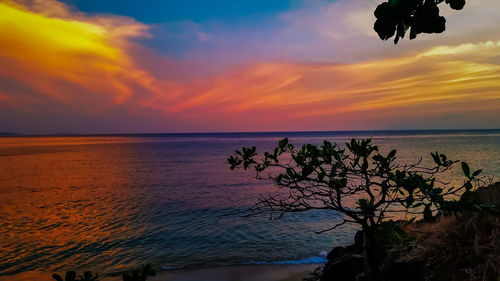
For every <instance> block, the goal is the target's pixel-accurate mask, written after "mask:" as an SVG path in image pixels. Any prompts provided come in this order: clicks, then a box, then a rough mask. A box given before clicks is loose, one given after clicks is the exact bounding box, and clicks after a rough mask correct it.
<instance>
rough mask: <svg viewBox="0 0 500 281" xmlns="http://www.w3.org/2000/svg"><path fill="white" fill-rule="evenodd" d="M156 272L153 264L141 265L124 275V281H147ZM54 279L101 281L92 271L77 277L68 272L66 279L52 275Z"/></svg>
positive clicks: (63, 280) (60, 280)
mask: <svg viewBox="0 0 500 281" xmlns="http://www.w3.org/2000/svg"><path fill="white" fill-rule="evenodd" d="M155 275H156V272H155V271H154V270H153V268H152V267H151V264H149V263H148V264H146V265H141V266H140V267H139V268H137V269H134V270H132V271H130V272H126V273H123V274H122V278H123V281H146V280H147V278H148V276H155ZM52 278H54V279H55V280H57V281H99V274H95V275H93V274H92V272H90V271H85V272H84V273H83V275H81V276H79V277H77V275H76V272H75V271H68V272H66V275H65V277H64V279H63V278H62V277H61V276H60V275H59V274H56V273H54V274H52Z"/></svg>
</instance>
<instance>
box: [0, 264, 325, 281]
mask: <svg viewBox="0 0 500 281" xmlns="http://www.w3.org/2000/svg"><path fill="white" fill-rule="evenodd" d="M318 266H320V264H301V265H237V266H223V267H211V268H201V269H190V270H169V271H161V272H158V273H157V275H156V276H154V277H151V278H148V281H301V280H302V279H303V278H304V277H306V276H308V275H309V273H310V272H311V271H313V270H314V269H315V268H316V267H318ZM51 275H52V274H51V273H49V272H41V271H30V272H25V273H21V274H18V275H14V276H2V277H0V281H39V280H47V281H48V280H53V279H52V277H51ZM99 280H101V281H121V280H122V278H121V276H115V277H110V276H106V277H104V278H101V279H99Z"/></svg>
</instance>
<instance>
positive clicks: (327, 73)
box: [145, 41, 500, 130]
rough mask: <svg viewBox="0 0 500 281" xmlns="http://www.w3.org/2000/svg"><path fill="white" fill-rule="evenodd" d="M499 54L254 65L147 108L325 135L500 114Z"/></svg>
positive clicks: (484, 49) (470, 48) (444, 49)
mask: <svg viewBox="0 0 500 281" xmlns="http://www.w3.org/2000/svg"><path fill="white" fill-rule="evenodd" d="M498 52H500V41H499V42H492V41H490V42H484V43H477V44H466V45H458V46H440V47H435V48H432V49H429V50H427V51H424V52H421V53H419V54H416V55H414V54H412V55H408V56H403V57H399V58H391V59H379V60H373V61H368V62H361V63H356V64H320V63H303V64H300V63H287V62H275V63H271V62H267V63H257V64H254V65H252V66H248V67H244V68H240V69H232V70H231V71H229V72H227V73H223V74H221V75H219V76H217V77H214V78H213V79H209V80H206V81H203V82H199V83H195V84H191V85H184V86H183V87H180V86H178V87H177V88H176V93H177V94H176V98H174V99H168V100H162V99H161V96H159V97H157V98H154V99H152V100H150V101H149V102H147V103H145V105H146V106H149V107H152V108H155V109H159V110H163V111H164V112H165V113H166V114H169V115H175V116H178V117H181V118H186V119H198V120H200V122H210V120H211V122H225V123H232V124H233V128H234V129H237V128H238V124H242V123H241V122H252V121H249V120H253V121H254V122H256V123H257V122H262V123H261V124H262V126H263V127H266V126H267V125H269V124H270V123H269V122H268V121H273V120H276V119H278V120H280V122H281V123H295V124H297V122H303V121H304V120H307V122H309V124H310V125H311V126H318V125H321V126H322V128H323V129H328V128H329V127H328V126H329V124H328V122H329V121H325V120H331V119H333V118H336V117H341V118H342V119H341V120H338V121H340V122H343V123H345V124H349V123H350V122H358V121H359V122H361V121H360V120H367V122H369V120H371V119H373V118H374V117H375V115H376V116H379V117H383V118H390V116H392V117H393V118H401V116H404V115H408V114H410V112H415V111H418V112H419V114H421V115H422V116H427V117H428V116H438V115H439V114H446V113H450V112H455V113H456V112H468V111H471V110H476V111H481V110H483V111H484V112H485V114H491V112H492V111H495V110H498V108H500V82H499V81H500V65H499V62H496V63H495V62H494V59H495V57H496V56H497V55H496V54H498ZM263 114H264V116H262V115H263ZM475 114H476V113H475ZM218 116H224V117H225V118H222V117H221V118H219V117H218ZM322 122H323V123H322ZM272 126H274V127H269V128H268V129H272V130H278V129H279V126H278V124H277V122H275V124H273V125H272ZM303 127H304V128H305V129H307V124H303ZM367 127H368V126H367ZM330 128H331V127H330Z"/></svg>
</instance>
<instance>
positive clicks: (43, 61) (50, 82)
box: [0, 1, 151, 107]
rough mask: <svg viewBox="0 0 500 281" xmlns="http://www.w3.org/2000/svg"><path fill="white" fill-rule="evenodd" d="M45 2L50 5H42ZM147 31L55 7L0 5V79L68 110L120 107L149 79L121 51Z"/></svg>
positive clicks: (38, 3)
mask: <svg viewBox="0 0 500 281" xmlns="http://www.w3.org/2000/svg"><path fill="white" fill-rule="evenodd" d="M48 2H49V3H50V2H52V3H53V4H54V5H53V6H50V5H42V4H43V3H48ZM51 7H53V10H51ZM37 12H38V13H37ZM147 29H148V28H147V26H145V25H143V24H141V23H137V22H135V21H133V20H131V19H128V18H123V17H103V16H101V17H86V16H85V15H83V14H81V13H76V12H75V13H73V12H72V11H71V10H70V9H69V8H68V7H67V6H65V5H64V4H62V3H59V2H55V1H45V2H44V1H34V2H33V3H32V4H31V6H23V5H22V4H16V3H13V2H0V59H1V60H2V61H3V64H2V65H3V66H4V67H2V68H1V69H0V75H1V76H2V77H7V78H9V79H11V80H12V81H18V82H19V83H22V84H24V85H29V86H31V87H32V89H33V90H34V91H35V92H38V93H40V94H43V95H47V96H50V97H52V98H55V99H57V100H59V101H61V102H64V103H67V104H70V105H76V106H79V107H81V106H88V107H93V106H96V107H105V105H106V104H109V103H111V104H120V103H123V102H125V101H126V100H128V99H129V98H131V96H132V95H133V87H134V85H139V86H143V87H148V82H147V81H148V80H150V79H151V78H150V77H149V75H148V74H147V73H146V72H144V71H142V70H140V69H137V68H136V67H135V66H134V63H133V60H132V59H131V58H130V57H129V56H128V55H127V51H126V50H127V48H128V47H129V46H130V44H131V42H130V40H131V38H133V37H137V36H147ZM99 100H100V102H99Z"/></svg>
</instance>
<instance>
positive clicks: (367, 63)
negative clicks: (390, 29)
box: [0, 0, 500, 134]
mask: <svg viewBox="0 0 500 281" xmlns="http://www.w3.org/2000/svg"><path fill="white" fill-rule="evenodd" d="M381 2H382V0H337V1H326V0H325V1H323V0H313V1H307V0H288V1H285V0H273V1H264V0H253V1H230V0H219V1H215V0H214V1H207V0H186V1H170V0H151V1H139V0H123V1H102V0H101V1H97V0H67V1H56V0H19V1H1V0H0V132H17V133H26V134H52V133H161V132H165V133H168V132H227V131H304V130H305V131H316V130H375V129H456V128H500V1H498V0H481V1H478V0H475V1H470V0H469V1H467V4H466V6H465V8H464V9H463V10H461V11H455V10H451V9H450V8H449V7H448V6H447V5H445V4H443V5H441V6H440V7H441V14H442V15H444V16H445V17H446V19H447V24H446V29H447V30H446V31H445V32H444V33H442V34H438V35H419V36H418V37H417V39H415V40H411V41H410V40H408V39H407V38H405V39H404V40H402V41H400V43H399V44H398V45H394V44H393V43H392V41H391V40H389V41H382V40H380V39H379V38H378V37H377V34H376V33H375V32H374V31H373V28H372V26H373V23H374V21H375V17H374V16H373V10H374V9H375V7H376V6H377V5H378V4H379V3H381Z"/></svg>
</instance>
